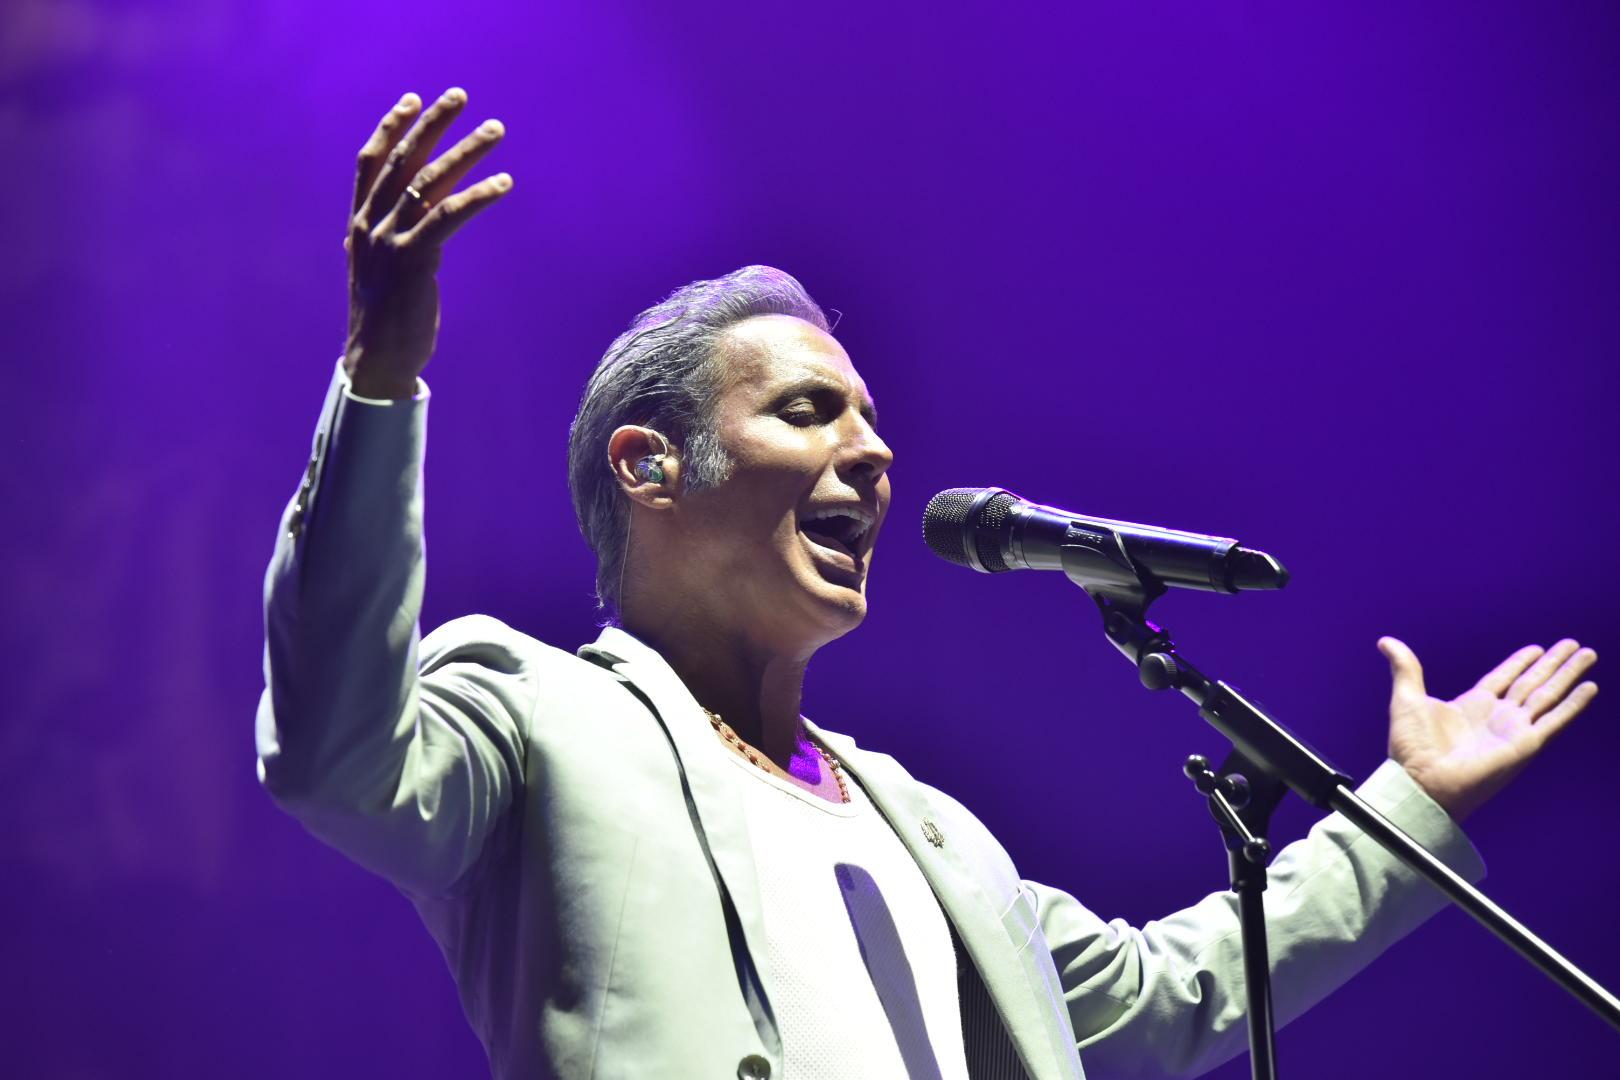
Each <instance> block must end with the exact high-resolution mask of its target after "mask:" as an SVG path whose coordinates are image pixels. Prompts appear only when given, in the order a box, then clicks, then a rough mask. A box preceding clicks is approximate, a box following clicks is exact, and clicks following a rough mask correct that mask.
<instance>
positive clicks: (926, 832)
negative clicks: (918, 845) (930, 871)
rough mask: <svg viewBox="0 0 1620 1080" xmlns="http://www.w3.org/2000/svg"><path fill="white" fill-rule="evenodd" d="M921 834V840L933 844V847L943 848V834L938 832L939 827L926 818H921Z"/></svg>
mask: <svg viewBox="0 0 1620 1080" xmlns="http://www.w3.org/2000/svg"><path fill="white" fill-rule="evenodd" d="M922 834H923V839H925V840H927V841H928V842H929V843H930V844H933V845H934V846H935V847H944V846H945V834H944V833H942V832H940V831H939V826H938V825H935V824H934V823H933V822H932V821H930V820H929V819H928V818H923V823H922Z"/></svg>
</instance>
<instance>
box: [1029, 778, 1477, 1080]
mask: <svg viewBox="0 0 1620 1080" xmlns="http://www.w3.org/2000/svg"><path fill="white" fill-rule="evenodd" d="M1360 794H1361V796H1362V797H1363V798H1364V799H1366V800H1367V801H1368V802H1369V803H1371V804H1372V805H1373V806H1374V807H1375V808H1376V809H1378V810H1379V811H1381V812H1382V813H1383V814H1384V815H1385V816H1387V817H1389V818H1390V819H1391V820H1393V821H1394V822H1395V824H1397V825H1399V826H1400V827H1401V828H1403V829H1405V830H1406V831H1407V832H1408V833H1410V834H1411V835H1412V836H1413V838H1414V839H1416V840H1417V841H1418V842H1419V843H1420V844H1422V845H1423V846H1424V847H1426V848H1428V849H1429V850H1430V851H1431V852H1433V853H1434V854H1435V855H1437V856H1438V857H1439V858H1440V859H1441V860H1442V861H1443V862H1445V863H1446V864H1447V865H1449V866H1450V867H1451V868H1452V869H1453V870H1455V871H1457V872H1458V873H1459V874H1461V875H1463V876H1464V877H1466V878H1468V879H1469V880H1471V881H1477V880H1478V879H1479V878H1481V877H1483V876H1484V870H1485V868H1484V864H1483V863H1482V862H1481V861H1480V858H1479V855H1478V853H1477V852H1476V851H1475V850H1474V848H1473V846H1472V845H1471V844H1470V843H1469V842H1468V840H1467V838H1466V837H1465V836H1464V835H1463V833H1462V831H1461V830H1460V829H1458V828H1457V826H1456V824H1455V823H1454V822H1452V820H1451V818H1450V817H1449V816H1448V815H1447V814H1446V812H1445V811H1444V810H1443V809H1441V808H1440V806H1439V805H1438V804H1436V803H1435V802H1434V801H1433V800H1432V799H1430V798H1429V796H1428V795H1427V794H1426V793H1425V792H1424V791H1423V790H1422V788H1420V787H1419V786H1418V785H1417V784H1416V783H1415V782H1414V781H1413V780H1412V779H1411V777H1410V776H1408V775H1407V773H1406V770H1405V769H1403V768H1402V767H1401V766H1400V765H1398V764H1396V763H1395V762H1393V761H1386V762H1384V763H1383V765H1381V766H1379V768H1378V769H1377V770H1376V771H1375V772H1374V773H1373V774H1372V776H1371V777H1369V778H1368V780H1367V781H1366V782H1365V783H1364V784H1363V785H1362V786H1361V789H1360ZM1025 884H1026V887H1027V888H1029V889H1030V890H1031V891H1032V892H1033V893H1034V895H1035V901H1036V915H1037V918H1038V919H1039V921H1040V924H1041V929H1042V931H1043V933H1044V934H1045V937H1046V941H1047V944H1048V946H1049V947H1050V948H1051V951H1052V958H1053V961H1054V963H1055V964H1056V967H1057V971H1058V976H1059V982H1060V984H1061V986H1062V990H1063V994H1064V999H1065V1002H1066V1004H1067V1007H1068V1012H1069V1017H1070V1020H1071V1022H1072V1024H1073V1027H1074V1032H1075V1038H1076V1040H1077V1041H1078V1045H1079V1048H1080V1051H1081V1059H1082V1061H1083V1062H1084V1064H1085V1066H1086V1068H1087V1070H1088V1071H1093V1072H1095V1073H1096V1074H1098V1075H1102V1076H1111V1077H1112V1076H1118V1077H1136V1076H1155V1077H1157V1076H1194V1075H1197V1074H1199V1073H1201V1072H1204V1071H1206V1070H1208V1069H1211V1068H1213V1067H1214V1066H1216V1065H1218V1064H1220V1063H1221V1062H1222V1061H1225V1060H1227V1059H1228V1058H1230V1057H1233V1056H1234V1055H1236V1054H1237V1053H1239V1052H1240V1051H1242V1050H1244V1049H1246V1047H1247V1045H1248V1044H1247V1028H1246V1026H1245V1015H1246V1008H1247V1002H1246V1000H1245V996H1244V980H1243V953H1242V936H1241V932H1240V930H1239V923H1238V913H1237V899H1236V897H1235V896H1234V895H1233V894H1232V893H1231V892H1220V893H1215V894H1213V895H1211V896H1208V897H1206V898H1205V899H1204V900H1202V901H1201V902H1199V903H1198V904H1195V905H1193V906H1192V907H1190V908H1187V909H1185V910H1183V911H1179V912H1176V913H1175V914H1173V915H1171V916H1169V917H1168V918H1165V919H1161V920H1157V921H1154V922H1149V923H1147V924H1145V925H1144V926H1142V927H1141V928H1140V929H1138V928H1136V927H1132V926H1130V925H1129V924H1127V923H1126V922H1124V921H1123V920H1119V919H1115V920H1113V921H1110V922H1104V921H1103V920H1102V919H1100V918H1098V917H1097V916H1096V915H1094V914H1092V913H1091V912H1090V911H1088V910H1087V909H1086V908H1085V907H1084V906H1083V905H1081V904H1080V903H1079V901H1077V900H1075V899H1074V897H1072V896H1070V895H1068V894H1067V893H1064V892H1061V891H1059V890H1056V889H1052V888H1048V887H1046V886H1043V885H1037V884H1034V883H1032V882H1026V883H1025ZM1265 898H1266V900H1265V906H1266V935H1267V938H1268V944H1269V946H1270V957H1271V971H1272V993H1273V999H1274V1001H1273V1004H1274V1007H1275V1010H1276V1018H1277V1023H1278V1024H1279V1026H1280V1025H1281V1024H1284V1023H1287V1022H1288V1021H1289V1020H1291V1019H1293V1018H1294V1017H1295V1016H1298V1015H1299V1014H1300V1013H1301V1012H1303V1011H1304V1010H1305V1009H1307V1008H1309V1007H1310V1006H1311V1005H1313V1004H1315V1003H1316V1002H1317V1001H1319V1000H1320V999H1321V998H1322V997H1323V996H1324V995H1326V994H1327V993H1328V992H1329V991H1330V990H1332V989H1333V988H1335V987H1337V986H1339V985H1340V984H1341V983H1343V982H1344V981H1345V980H1346V979H1348V978H1349V977H1350V976H1351V975H1353V974H1354V973H1355V972H1357V971H1359V970H1360V969H1361V968H1362V967H1364V966H1366V965H1367V964H1368V963H1370V962H1371V961H1372V960H1373V959H1374V958H1375V957H1377V956H1378V955H1379V954H1380V953H1381V952H1383V951H1384V949H1385V948H1387V947H1388V946H1389V945H1390V944H1391V943H1392V942H1394V941H1396V940H1397V939H1399V938H1400V937H1402V936H1403V935H1405V934H1407V933H1408V932H1410V931H1411V930H1413V929H1415V928H1416V927H1417V926H1418V925H1419V924H1421V923H1422V922H1423V921H1425V920H1426V919H1428V918H1429V917H1430V916H1431V915H1433V914H1434V913H1435V912H1437V911H1438V910H1439V909H1440V908H1441V907H1443V906H1444V905H1445V900H1444V897H1442V895H1441V894H1440V892H1439V891H1438V890H1437V889H1435V888H1434V887H1433V886H1431V885H1430V884H1429V883H1428V882H1427V881H1425V880H1423V879H1422V878H1420V877H1418V876H1417V874H1416V873H1414V872H1413V871H1411V870H1409V869H1407V868H1406V867H1405V866H1404V865H1403V864H1401V863H1400V862H1399V861H1397V860H1396V859H1395V858H1394V857H1393V856H1391V855H1389V854H1387V853H1386V852H1385V851H1384V850H1383V849H1382V848H1381V847H1379V846H1378V845H1377V844H1376V843H1375V842H1374V841H1373V840H1372V839H1370V838H1368V837H1366V836H1364V835H1362V834H1361V833H1360V831H1359V830H1357V829H1356V828H1355V827H1354V826H1353V825H1351V824H1350V823H1349V822H1348V821H1346V820H1345V819H1344V818H1343V817H1341V816H1340V815H1338V814H1330V815H1328V816H1327V817H1326V818H1324V819H1322V820H1321V821H1320V822H1318V823H1317V824H1316V826H1315V827H1314V828H1312V829H1311V831H1310V834H1309V835H1308V836H1307V837H1306V838H1304V839H1302V840H1300V841H1297V842H1296V843H1293V844H1290V845H1288V846H1287V847H1286V848H1284V849H1283V850H1282V851H1281V852H1280V853H1279V854H1278V856H1277V858H1276V859H1275V860H1274V861H1273V862H1272V864H1271V867H1270V869H1269V873H1268V888H1267V890H1266V894H1265Z"/></svg>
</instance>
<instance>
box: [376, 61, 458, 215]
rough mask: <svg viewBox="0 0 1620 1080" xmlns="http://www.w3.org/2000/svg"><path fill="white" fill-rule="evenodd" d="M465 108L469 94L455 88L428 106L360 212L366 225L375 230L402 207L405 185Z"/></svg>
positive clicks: (385, 166) (389, 159) (386, 165)
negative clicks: (400, 205) (385, 218)
mask: <svg viewBox="0 0 1620 1080" xmlns="http://www.w3.org/2000/svg"><path fill="white" fill-rule="evenodd" d="M466 105H467V92H466V91H465V90H463V89H461V87H459V86H452V87H451V88H450V89H448V90H446V91H445V92H444V93H443V94H441V95H440V96H439V100H437V101H435V102H434V103H433V104H432V105H429V106H428V109H427V112H425V113H423V114H422V115H421V117H420V118H418V119H417V121H416V123H415V124H414V125H412V127H411V129H410V130H409V131H407V132H406V133H405V135H404V137H403V138H401V139H400V140H399V141H398V142H397V143H395V144H394V146H393V148H392V149H391V150H390V151H389V152H388V156H387V158H386V159H384V161H383V166H382V169H381V170H380V171H379V172H378V174H377V179H376V182H375V183H374V184H373V185H372V188H371V191H370V193H369V194H368V195H367V196H366V201H365V204H364V206H363V207H362V208H361V210H360V211H359V213H360V216H361V217H363V218H364V219H365V222H366V224H367V225H370V226H372V227H375V226H376V225H377V224H379V223H380V222H381V221H382V219H383V218H384V217H386V216H387V215H388V214H389V213H391V212H393V210H394V209H395V208H396V206H398V205H399V203H400V197H401V196H402V195H404V193H405V185H406V184H407V183H409V182H410V179H411V177H413V176H415V175H416V174H417V173H418V172H419V171H420V170H421V168H422V166H423V165H425V164H427V160H428V157H429V155H431V154H432V153H433V148H434V146H436V145H438V142H439V140H440V139H441V138H443V137H444V132H445V129H446V128H448V127H449V126H450V124H451V123H452V122H453V121H454V120H455V118H456V117H457V116H459V115H461V110H462V109H464V108H465V107H466ZM412 201H413V202H414V200H412Z"/></svg>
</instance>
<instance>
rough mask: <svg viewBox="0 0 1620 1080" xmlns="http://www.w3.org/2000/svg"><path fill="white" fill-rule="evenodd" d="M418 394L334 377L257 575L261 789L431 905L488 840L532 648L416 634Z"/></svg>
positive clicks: (507, 636) (507, 804) (469, 633)
mask: <svg viewBox="0 0 1620 1080" xmlns="http://www.w3.org/2000/svg"><path fill="white" fill-rule="evenodd" d="M418 390H419V393H418V394H417V396H416V397H415V398H413V399H411V400H408V401H394V402H377V401H371V400H368V399H364V398H359V397H356V396H355V395H354V394H353V393H351V392H350V390H349V385H348V381H347V378H346V377H345V375H344V373H343V370H342V367H341V365H339V367H338V369H337V371H336V372H335V374H334V376H333V379H332V383H331V386H330V388H329V389H328V392H327V396H326V402H325V405H324V407H323V409H322V413H321V421H320V423H319V425H318V427H317V429H316V433H315V438H314V444H313V449H312V453H311V455H310V461H309V467H308V470H307V472H306V474H305V476H304V479H303V483H302V484H301V485H300V487H299V490H298V493H297V495H295V496H294V498H293V500H292V502H291V503H290V504H289V505H288V507H287V509H286V511H285V513H284V514H283V516H282V520H281V533H280V536H279V537H278V538H277V541H276V548H275V554H274V556H273V557H272V559H271V561H270V567H269V570H268V572H267V573H266V576H265V589H264V604H265V653H264V681H265V689H264V693H263V695H262V696H261V697H260V699H259V709H258V717H257V724H256V744H257V751H258V775H259V780H260V782H261V783H262V784H263V786H264V787H265V788H266V790H268V792H269V793H270V795H271V796H272V798H274V799H275V801H276V802H277V804H278V805H280V806H281V807H282V808H283V809H285V810H287V811H288V812H289V813H291V814H293V815H294V816H295V817H297V818H298V819H299V820H300V821H301V822H302V823H303V824H304V826H305V827H306V828H308V829H309V830H310V831H311V832H312V833H314V834H315V835H316V836H318V837H320V838H321V839H323V840H325V841H326V842H327V843H329V844H331V845H332V846H334V847H336V848H338V849H339V850H340V851H342V852H344V853H345V854H347V855H348V856H349V857H351V858H352V859H354V860H355V861H356V862H358V863H360V864H361V865H363V866H365V867H366V868H368V869H370V870H373V871H375V872H376V873H378V874H381V875H383V876H384V877H387V878H389V879H390V880H392V881H394V882H395V883H396V884H398V885H400V886H401V887H402V888H404V889H406V890H407V891H409V892H413V893H419V894H425V895H441V894H445V893H447V892H449V891H451V890H452V889H454V887H455V886H456V885H457V883H459V882H461V881H462V880H463V879H464V878H465V877H467V875H468V872H469V870H471V869H472V868H473V866H474V865H475V864H476V863H477V862H478V860H479V859H480V857H481V856H482V855H483V854H485V851H486V848H487V847H488V846H490V845H492V844H494V843H497V842H498V838H499V836H500V835H501V831H502V828H501V827H502V824H503V822H504V821H505V820H506V819H507V818H508V817H509V812H510V810H511V808H512V806H513V805H514V803H515V801H516V799H517V798H518V795H519V789H520V787H521V785H522V782H523V752H524V747H525V745H526V739H525V733H526V731H527V730H528V724H529V719H530V717H529V714H530V712H531V711H532V709H533V708H534V701H535V694H534V692H533V679H532V663H531V661H530V660H529V650H528V649H527V648H525V646H524V644H523V642H524V641H525V640H526V639H524V638H522V637H521V635H518V634H517V633H516V632H514V631H511V630H509V629H508V628H506V627H505V626H503V625H502V624H500V623H499V622H497V621H495V620H494V619H488V618H482V617H473V618H470V619H459V620H456V621H455V622H453V623H449V624H447V625H446V626H444V627H441V628H440V630H438V631H436V632H435V633H434V634H433V635H432V636H430V638H429V639H428V641H427V642H426V643H422V642H420V640H419V639H420V628H419V626H418V621H417V620H418V616H419V614H420V611H421V605H422V588H423V577H424V560H423V548H422V482H421V478H422V458H423V450H424V445H425V442H424V440H425V433H426V420H427V392H426V387H425V386H424V385H422V384H421V383H420V382H419V383H418ZM419 654H420V655H419ZM419 664H420V670H419Z"/></svg>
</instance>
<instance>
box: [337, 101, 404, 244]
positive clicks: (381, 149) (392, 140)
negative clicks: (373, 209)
mask: <svg viewBox="0 0 1620 1080" xmlns="http://www.w3.org/2000/svg"><path fill="white" fill-rule="evenodd" d="M421 107H422V99H421V98H419V97H417V96H416V95H415V94H409V93H408V94H406V95H405V96H404V97H402V98H400V99H399V103H398V104H397V105H395V106H394V107H393V108H392V109H389V110H388V113H387V115H385V116H384V117H383V118H382V119H381V120H380V121H378V123H377V130H375V131H373V132H372V133H371V138H369V139H367V140H366V144H365V145H364V146H362V147H361V148H360V155H359V157H358V158H357V159H356V161H355V170H354V202H353V204H352V205H351V206H350V207H349V213H350V214H351V215H353V214H358V213H359V212H360V209H361V207H363V206H365V204H366V196H368V195H370V194H371V189H372V186H373V185H375V184H376V183H377V174H378V173H380V172H381V171H382V167H383V163H384V162H385V161H386V160H387V158H388V152H389V151H390V150H392V149H393V148H394V146H395V144H396V143H398V142H399V137H400V136H401V135H403V134H404V133H405V126H406V125H407V124H409V123H410V120H411V117H413V116H415V115H416V113H417V110H419V109H420V108H421Z"/></svg>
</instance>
